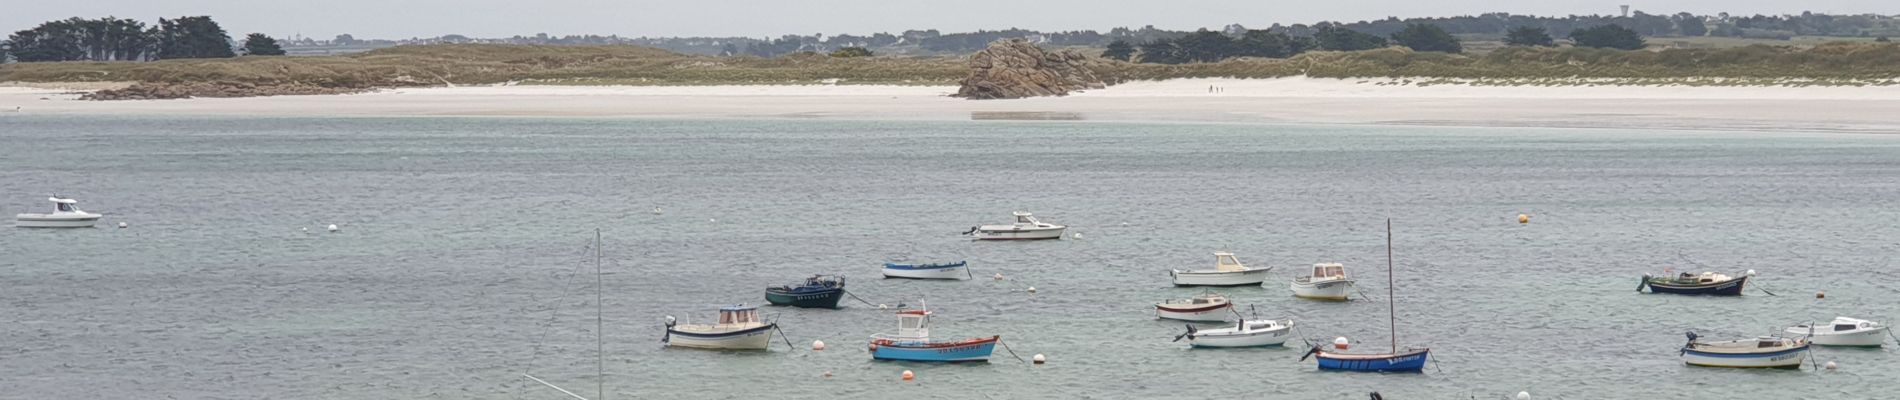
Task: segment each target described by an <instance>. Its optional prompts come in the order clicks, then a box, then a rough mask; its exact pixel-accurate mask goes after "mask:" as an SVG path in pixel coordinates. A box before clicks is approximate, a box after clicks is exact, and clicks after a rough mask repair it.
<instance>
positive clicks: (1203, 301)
mask: <svg viewBox="0 0 1900 400" xmlns="http://www.w3.org/2000/svg"><path fill="white" fill-rule="evenodd" d="M1233 309H1234V303H1233V302H1231V301H1228V300H1227V296H1222V295H1220V294H1219V293H1202V294H1200V295H1199V296H1194V297H1192V298H1187V299H1169V300H1168V301H1164V302H1160V303H1155V318H1161V319H1172V320H1180V321H1195V322H1226V321H1227V316H1228V315H1232V314H1233V313H1234V312H1233Z"/></svg>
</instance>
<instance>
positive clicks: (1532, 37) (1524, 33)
mask: <svg viewBox="0 0 1900 400" xmlns="http://www.w3.org/2000/svg"><path fill="white" fill-rule="evenodd" d="M1504 44H1505V45H1507V46H1545V47H1549V46H1556V45H1557V41H1556V40H1555V39H1551V38H1550V33H1549V32H1545V31H1544V28H1538V27H1531V26H1520V27H1516V28H1511V31H1510V32H1506V33H1505V34H1504Z"/></svg>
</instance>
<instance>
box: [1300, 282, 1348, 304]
mask: <svg viewBox="0 0 1900 400" xmlns="http://www.w3.org/2000/svg"><path fill="white" fill-rule="evenodd" d="M1291 287H1292V288H1293V297H1299V298H1302V299H1313V300H1329V301H1346V300H1348V299H1350V298H1351V297H1350V296H1351V295H1352V281H1350V280H1335V281H1326V282H1319V283H1303V282H1300V281H1294V282H1293V285H1292V286H1291Z"/></svg>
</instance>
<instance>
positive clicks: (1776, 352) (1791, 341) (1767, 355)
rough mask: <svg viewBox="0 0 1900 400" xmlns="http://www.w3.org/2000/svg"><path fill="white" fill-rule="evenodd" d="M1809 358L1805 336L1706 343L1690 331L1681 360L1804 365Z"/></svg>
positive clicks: (1707, 364)
mask: <svg viewBox="0 0 1900 400" xmlns="http://www.w3.org/2000/svg"><path fill="white" fill-rule="evenodd" d="M1807 358H1808V340H1807V339H1806V338H1785V337H1776V336H1762V337H1758V338H1754V339H1742V340H1724V341H1715V342H1704V341H1700V340H1697V338H1696V335H1695V333H1690V334H1689V344H1687V345H1684V346H1683V347H1682V362H1684V363H1687V364H1689V365H1695V366H1703V367H1724V368H1801V363H1802V362H1804V361H1806V360H1807Z"/></svg>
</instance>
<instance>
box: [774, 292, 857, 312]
mask: <svg viewBox="0 0 1900 400" xmlns="http://www.w3.org/2000/svg"><path fill="white" fill-rule="evenodd" d="M843 298H844V289H842V288H839V289H831V290H821V291H816V292H803V293H792V292H781V291H777V290H771V289H767V290H766V291H765V301H766V302H768V303H772V304H773V305H780V306H792V307H801V308H838V300H840V299H843Z"/></svg>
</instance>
